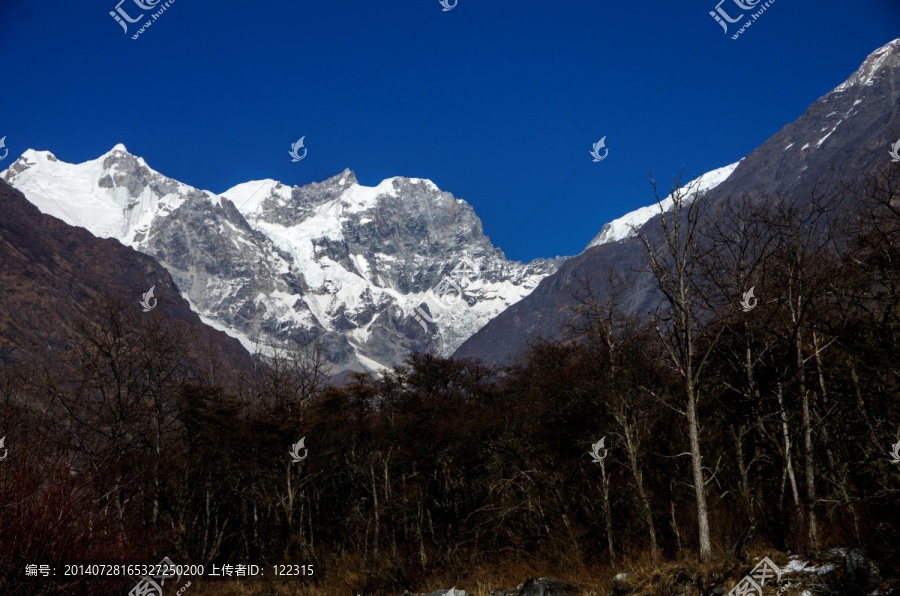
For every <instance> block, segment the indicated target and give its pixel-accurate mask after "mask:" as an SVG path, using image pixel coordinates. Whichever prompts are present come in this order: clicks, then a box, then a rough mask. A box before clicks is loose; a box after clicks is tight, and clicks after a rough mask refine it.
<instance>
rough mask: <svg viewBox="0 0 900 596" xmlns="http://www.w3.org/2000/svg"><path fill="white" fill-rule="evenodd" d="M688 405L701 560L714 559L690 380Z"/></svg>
mask: <svg viewBox="0 0 900 596" xmlns="http://www.w3.org/2000/svg"><path fill="white" fill-rule="evenodd" d="M687 390H688V396H687V399H688V403H687V410H686V412H685V414H686V415H687V419H688V432H689V436H690V441H691V470H692V472H693V476H694V495H695V497H696V498H695V501H696V503H697V531H698V538H699V540H700V560H701V561H709V560H710V559H711V558H712V543H711V541H710V538H709V509H708V508H707V505H706V484H705V483H704V481H703V460H702V458H701V457H700V425H699V423H698V421H697V397H696V395H695V392H694V386H693V383H691V381H690V379H688V383H687Z"/></svg>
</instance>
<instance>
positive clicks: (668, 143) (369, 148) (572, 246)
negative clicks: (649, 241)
mask: <svg viewBox="0 0 900 596" xmlns="http://www.w3.org/2000/svg"><path fill="white" fill-rule="evenodd" d="M144 1H146V0H144ZM151 1H152V0H151ZM163 1H164V0H163ZM716 1H717V0H701V1H692V2H660V1H653V2H610V1H603V0H571V1H563V2H550V1H543V2H537V1H535V0H523V1H518V2H513V1H505V2H478V1H475V0H458V5H457V7H456V8H455V9H453V10H451V11H448V12H444V11H442V10H441V5H440V4H439V2H438V0H415V1H412V0H408V1H406V0H404V1H395V2H362V1H360V0H355V1H350V0H328V1H312V0H254V1H252V2H239V1H237V0H225V1H218V2H216V1H211V0H175V2H174V3H172V5H171V6H170V7H169V8H168V9H167V10H166V12H165V13H163V14H162V16H161V17H160V18H159V19H158V20H157V21H156V22H155V23H154V24H153V25H152V26H151V27H150V28H149V29H147V31H146V32H145V33H144V34H143V35H142V36H141V37H140V38H138V39H137V40H132V39H131V38H130V34H131V33H133V32H135V31H136V30H137V26H136V25H131V26H130V27H131V29H130V31H129V35H126V34H124V33H123V31H122V28H121V27H120V26H119V25H118V24H117V23H116V22H115V21H114V20H113V19H112V17H110V16H109V11H110V10H113V9H114V8H115V7H116V4H117V2H118V0H83V1H78V2H73V1H71V0H42V1H41V2H34V0H2V2H0V56H2V57H3V60H2V64H3V69H2V75H0V76H2V78H3V83H4V84H3V86H2V89H3V91H2V93H0V136H3V135H6V136H7V139H6V145H7V147H9V150H10V154H9V157H7V159H5V160H4V161H3V162H0V169H2V168H4V167H6V166H8V165H9V163H11V161H12V160H13V159H14V158H15V157H16V156H18V155H19V154H21V152H22V151H24V150H25V149H27V148H36V149H46V150H50V151H52V152H53V153H54V154H56V155H57V156H58V157H59V158H60V159H63V160H65V161H72V162H78V161H83V160H86V159H92V158H95V157H97V156H99V155H101V154H102V153H105V152H106V151H108V150H109V149H110V148H111V147H112V146H113V145H114V144H116V143H118V142H122V143H124V144H125V145H126V146H127V147H128V149H129V151H131V152H132V153H134V154H137V155H140V156H142V157H144V158H145V159H146V160H147V162H148V163H149V164H150V166H151V167H153V168H154V169H156V170H158V171H160V172H162V173H163V174H166V175H168V176H171V177H173V178H176V179H178V180H181V181H183V182H185V183H188V184H191V185H193V186H197V187H199V188H203V189H208V190H212V191H215V192H222V191H224V190H225V189H227V188H229V187H231V186H232V185H234V184H237V183H239V182H244V181H246V180H250V179H261V178H268V177H272V178H276V179H278V180H281V181H283V182H285V183H288V184H305V183H307V182H311V181H318V180H322V179H324V178H325V177H327V176H331V175H334V174H337V173H339V172H340V171H341V170H342V169H343V168H345V167H349V168H351V169H352V170H354V171H355V172H356V175H357V177H358V178H359V180H360V182H361V183H363V184H369V185H374V184H376V183H378V182H379V181H380V180H382V179H383V178H386V177H390V176H397V175H400V176H414V177H421V178H430V179H431V180H433V181H434V182H435V183H436V184H437V185H438V186H440V188H441V189H443V190H446V191H449V192H452V193H453V194H454V195H456V196H457V197H459V198H461V199H465V200H466V201H468V202H469V203H471V204H472V205H473V206H474V207H475V210H476V212H477V213H478V214H479V215H480V217H481V219H482V221H483V222H484V229H485V232H486V233H487V234H488V235H489V236H490V238H491V240H492V241H493V242H494V244H496V245H498V246H500V248H502V249H503V250H504V251H505V252H506V254H507V256H509V257H511V258H515V259H520V260H529V259H532V258H535V257H541V256H555V255H563V254H577V253H578V252H580V251H581V250H582V249H583V248H584V246H585V244H587V242H588V241H590V239H591V238H592V237H593V236H594V235H595V234H596V233H597V232H598V231H599V229H600V227H601V226H602V225H603V224H604V223H605V222H607V221H609V220H611V219H614V218H616V217H618V216H620V215H622V214H624V213H625V212H627V211H630V210H632V209H635V208H637V207H640V206H643V205H646V204H649V203H650V202H651V199H650V197H649V194H648V193H649V189H648V184H647V175H648V171H649V172H652V173H653V175H654V176H655V177H656V178H657V179H659V180H663V181H665V180H668V179H670V178H671V176H673V175H674V174H677V172H678V171H679V170H680V169H681V168H682V166H683V167H684V169H685V173H686V175H687V176H690V177H693V176H695V175H698V174H701V173H703V172H706V171H708V170H711V169H714V168H717V167H720V166H723V165H726V164H728V163H731V162H734V161H737V160H738V159H740V158H741V157H743V156H744V155H746V154H747V153H749V152H750V151H752V150H753V149H754V148H755V147H757V146H758V145H759V144H761V143H762V142H763V141H764V140H765V139H766V138H768V137H769V136H771V135H772V134H773V133H775V132H776V131H778V130H779V129H780V128H781V127H782V126H784V125H785V124H787V123H789V122H791V121H793V120H794V119H796V118H797V117H798V116H800V115H801V114H802V113H803V112H804V110H805V109H806V107H807V106H808V105H809V104H810V103H812V102H813V101H814V100H816V99H817V98H819V97H820V96H822V95H824V94H825V93H827V92H828V91H830V90H831V89H832V88H834V87H835V86H837V85H838V84H839V83H841V82H842V81H843V80H844V79H845V78H847V76H849V75H850V74H851V73H852V72H853V71H854V70H855V69H856V68H857V67H858V65H859V64H860V63H861V62H862V60H863V59H864V58H865V57H866V56H867V55H868V54H869V53H870V52H871V51H873V50H875V49H876V48H877V47H879V46H881V45H883V44H884V43H887V42H888V41H890V40H892V39H894V38H896V37H900V3H898V2H897V1H896V0H860V1H857V2H854V3H849V2H846V1H841V2H838V1H837V0H816V1H800V0H790V1H788V0H776V1H775V2H774V3H773V4H772V5H771V6H770V7H769V9H768V10H767V11H766V12H765V13H764V14H763V15H762V16H761V17H760V19H759V20H757V21H756V22H755V23H754V24H753V26H751V27H750V28H749V29H748V30H747V31H746V32H745V33H744V34H743V35H742V36H741V37H740V38H739V39H737V40H732V39H730V36H728V35H725V34H724V33H723V32H722V29H721V27H720V26H719V25H718V24H716V22H715V21H714V20H713V19H712V18H711V17H710V16H709V11H710V10H712V9H714V8H715V5H716ZM162 3H163V2H160V5H162ZM722 6H723V8H725V9H726V10H727V12H729V14H732V15H734V16H737V13H739V12H740V10H739V9H737V8H735V7H734V4H733V0H725V3H723V4H722ZM122 7H123V8H124V9H125V10H126V12H127V13H129V14H130V15H132V16H137V15H138V14H139V13H140V12H142V11H141V10H140V9H138V8H137V7H136V6H135V5H134V0H125V2H124V3H123V4H122ZM157 9H158V7H157ZM145 20H146V18H145V19H144V20H142V21H141V22H144V21H145ZM732 27H734V26H732ZM303 135H305V136H306V141H305V145H306V147H307V148H308V150H309V153H308V156H307V158H306V159H305V160H303V161H301V162H298V163H291V162H290V158H289V156H288V154H287V151H288V150H289V149H290V144H291V143H292V142H294V141H296V140H297V139H298V138H299V137H301V136H303ZM604 135H605V136H606V137H607V140H606V145H607V147H609V149H610V153H609V157H608V158H607V159H606V160H604V161H602V162H600V163H593V162H592V161H591V158H590V156H589V155H588V151H589V150H590V149H591V144H592V143H593V142H595V141H597V140H598V139H599V138H600V137H602V136H604Z"/></svg>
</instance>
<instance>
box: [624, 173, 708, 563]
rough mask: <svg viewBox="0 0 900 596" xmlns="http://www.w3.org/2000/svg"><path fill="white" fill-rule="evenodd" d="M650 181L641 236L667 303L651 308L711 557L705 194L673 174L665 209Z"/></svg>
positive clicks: (703, 552) (704, 548) (703, 549)
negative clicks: (703, 433)
mask: <svg viewBox="0 0 900 596" xmlns="http://www.w3.org/2000/svg"><path fill="white" fill-rule="evenodd" d="M651 182H652V185H653V192H654V196H655V197H656V201H657V204H658V205H659V210H660V219H659V228H658V229H659V233H658V234H657V233H656V230H655V229H654V233H653V235H652V236H651V235H650V233H648V232H644V233H642V234H641V235H640V238H641V241H642V242H643V245H644V249H645V253H646V260H647V271H648V272H649V273H650V274H652V275H653V279H654V280H655V281H656V287H657V289H658V290H659V292H660V295H661V297H662V299H663V304H664V307H665V308H660V309H657V311H656V312H655V313H652V317H653V321H654V324H655V327H656V330H657V333H658V335H659V338H660V340H661V341H662V344H663V346H664V348H665V350H666V353H667V354H668V357H669V360H670V362H671V364H672V366H673V367H674V368H675V370H676V371H677V373H678V375H679V376H680V377H681V389H682V391H683V393H684V402H685V408H684V410H683V412H682V414H683V415H684V417H685V421H686V422H687V430H688V438H689V442H690V458H691V470H692V476H693V486H694V496H695V502H696V508H697V533H698V538H699V543H700V558H701V559H702V560H704V561H707V560H709V559H710V558H711V557H712V542H711V540H710V531H709V507H708V505H707V501H706V480H705V479H704V476H703V457H702V453H701V447H700V422H699V416H698V412H697V408H698V402H699V397H700V381H701V375H702V374H703V371H704V367H705V365H706V362H707V360H708V358H709V355H710V353H711V352H712V350H713V349H714V348H715V346H716V342H717V339H718V335H716V334H709V333H707V331H708V327H707V323H708V321H709V319H710V318H711V316H712V314H713V313H711V312H710V311H709V309H708V307H707V305H706V304H705V302H704V300H703V298H702V293H701V291H700V288H699V287H698V281H699V276H698V273H699V271H698V264H699V258H700V257H701V255H702V253H703V252H704V251H705V250H707V248H706V247H705V246H704V245H703V243H702V238H701V233H700V225H701V222H702V220H703V210H704V207H705V197H704V196H703V194H701V193H700V192H699V191H698V190H697V189H696V188H693V189H692V188H691V187H684V186H682V185H681V182H680V180H675V183H674V185H673V187H672V189H671V192H670V195H669V198H668V199H666V201H671V210H668V211H667V210H666V205H665V204H664V202H663V199H661V198H660V196H659V192H658V189H657V185H656V182H655V181H651ZM719 333H721V330H720V331H719Z"/></svg>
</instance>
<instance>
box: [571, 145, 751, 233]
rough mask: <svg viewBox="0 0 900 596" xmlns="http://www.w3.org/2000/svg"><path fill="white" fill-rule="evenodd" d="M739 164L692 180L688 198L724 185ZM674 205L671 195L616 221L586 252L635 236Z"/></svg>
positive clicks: (611, 223) (608, 226) (687, 185)
mask: <svg viewBox="0 0 900 596" xmlns="http://www.w3.org/2000/svg"><path fill="white" fill-rule="evenodd" d="M739 163H740V162H736V163H733V164H730V165H727V166H723V167H721V168H717V169H715V170H712V171H710V172H707V173H705V174H703V175H702V176H699V177H697V178H695V179H694V180H691V181H690V182H688V183H687V184H685V186H684V189H685V191H687V192H688V193H689V194H688V197H689V198H691V197H693V196H694V195H695V193H705V192H707V191H710V190H712V189H713V188H715V187H717V186H718V185H720V184H722V183H723V182H725V180H726V179H727V178H728V177H729V176H731V173H732V172H734V170H735V168H737V166H738V164H739ZM672 205H673V200H672V196H671V195H669V196H668V197H666V198H665V199H663V200H662V201H660V204H659V205H648V206H647V207H641V208H640V209H637V210H635V211H632V212H631V213H627V214H625V215H623V216H622V217H620V218H618V219H614V220H613V221H611V222H609V223H608V224H606V225H605V226H603V228H601V230H600V233H599V234H597V235H596V236H594V239H593V240H591V242H590V243H589V244H588V245H587V246H586V247H585V250H587V249H589V248H591V247H594V246H599V245H601V244H606V243H607V242H618V241H619V240H622V239H624V238H631V237H633V236H635V235H636V234H637V231H638V230H639V229H640V228H641V226H643V225H644V224H645V223H647V222H648V221H649V220H650V219H651V218H652V217H654V216H656V215H659V213H660V208H662V210H663V211H666V212H668V211H670V210H671V209H672Z"/></svg>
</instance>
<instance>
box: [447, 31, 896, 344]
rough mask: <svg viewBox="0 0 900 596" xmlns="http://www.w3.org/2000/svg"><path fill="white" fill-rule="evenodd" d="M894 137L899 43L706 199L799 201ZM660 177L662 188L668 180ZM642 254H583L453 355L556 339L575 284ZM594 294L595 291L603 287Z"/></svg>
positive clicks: (619, 249) (625, 267)
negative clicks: (744, 197)
mask: <svg viewBox="0 0 900 596" xmlns="http://www.w3.org/2000/svg"><path fill="white" fill-rule="evenodd" d="M898 137H900V39H898V40H895V41H892V42H891V43H889V44H887V45H885V46H883V47H881V48H879V49H878V50H876V51H875V52H873V53H872V54H871V55H870V56H869V57H868V58H867V59H866V60H865V62H863V64H862V66H861V67H860V68H859V69H858V70H857V71H856V72H855V73H854V74H853V75H852V76H851V77H850V78H849V79H848V80H847V81H846V82H845V83H843V84H841V85H840V86H838V87H837V88H836V89H835V90H834V91H832V92H830V93H828V94H827V95H825V96H824V97H822V98H820V99H819V100H818V101H816V102H815V103H813V104H812V105H811V106H810V107H809V108H808V109H807V111H806V113H804V114H803V115H802V116H801V117H800V118H798V119H797V120H796V121H794V122H792V123H791V124H788V125H787V126H785V127H784V128H782V129H781V130H780V131H778V132H777V133H776V134H774V135H773V136H772V137H771V138H770V139H769V140H767V141H766V142H765V143H763V144H762V145H761V146H760V147H759V148H757V149H756V150H755V151H753V152H752V153H751V154H750V155H748V156H747V157H746V158H744V160H743V161H741V163H740V165H738V167H737V169H736V170H735V171H734V172H733V173H732V174H731V175H730V176H729V177H728V179H726V180H725V181H724V182H723V183H721V184H720V185H719V186H717V187H715V188H713V189H712V190H710V191H709V193H708V195H707V198H708V199H709V201H710V202H711V203H716V202H723V201H729V200H731V199H733V198H736V197H739V196H741V195H743V194H762V193H766V194H771V195H779V194H780V195H783V196H790V197H794V198H797V199H802V198H803V197H808V196H810V194H811V193H812V192H813V191H814V189H816V188H817V187H819V188H821V187H822V186H823V185H825V186H827V185H829V184H832V183H833V182H834V181H835V180H838V179H839V180H843V181H845V182H852V181H853V180H854V179H856V178H857V177H858V176H859V175H860V173H861V172H862V171H865V170H867V169H871V168H874V167H877V166H878V165H879V164H885V163H886V162H888V161H889V160H890V159H891V158H890V156H889V154H888V151H889V149H890V146H891V144H892V143H893V142H894V141H895V140H896V139H897V138H898ZM660 178H661V179H662V180H663V182H664V181H665V179H666V178H667V176H660ZM685 182H687V181H685ZM660 187H661V189H662V188H664V187H667V185H665V184H661V185H660ZM658 225H659V217H658V216H657V217H655V218H653V219H651V220H650V221H648V222H647V223H646V224H645V226H644V228H642V230H643V231H646V232H647V233H648V234H651V235H652V234H654V233H655V230H656V229H658ZM643 251H644V249H643V247H642V246H641V243H640V241H639V240H638V239H637V238H627V239H625V240H621V241H619V242H613V243H608V244H602V245H599V246H594V247H591V248H589V249H587V250H586V251H584V252H583V253H582V254H581V255H579V256H577V257H575V258H573V259H570V260H569V261H568V262H566V263H565V264H564V265H563V266H562V267H560V269H559V270H558V271H557V272H556V273H555V274H553V275H551V276H549V277H547V278H545V279H544V280H543V281H541V283H540V285H539V286H538V287H537V288H536V289H535V290H534V291H533V292H532V293H531V294H530V295H529V296H528V297H526V298H525V299H523V300H521V301H520V302H518V303H516V304H514V305H512V306H510V307H509V308H508V309H506V310H505V311H504V312H502V313H500V315H498V316H497V317H495V318H494V319H493V320H491V321H490V323H488V324H487V325H486V326H484V327H483V328H482V329H481V330H479V331H478V333H476V334H475V335H473V336H472V337H471V338H469V339H468V341H466V342H465V343H464V344H463V345H462V346H460V348H459V349H458V350H457V351H456V354H455V355H456V356H458V357H478V358H482V359H484V360H485V361H487V362H506V361H508V360H509V359H510V358H511V357H512V356H514V355H515V354H517V353H518V352H519V351H521V349H522V348H523V347H524V346H526V345H527V344H528V343H529V342H531V341H534V340H536V339H538V338H548V339H549V338H558V337H560V334H561V332H562V330H563V327H564V325H565V323H566V322H568V321H569V320H571V318H572V312H571V307H572V306H574V305H575V301H574V299H573V298H572V296H571V294H572V293H573V292H576V291H577V290H578V289H579V286H578V283H579V282H578V280H579V279H587V278H590V279H591V280H592V283H599V282H601V280H602V279H604V278H605V277H606V271H607V269H608V268H609V267H614V268H616V269H618V270H620V271H623V272H626V273H630V272H632V271H635V270H637V269H640V268H641V267H642V265H643V257H644V252H643ZM629 285H630V287H629V288H628V289H627V290H626V293H625V296H624V299H625V300H626V301H627V303H628V305H629V306H630V307H631V308H632V309H634V310H635V311H637V312H642V311H645V310H646V309H648V308H651V307H652V306H653V304H654V302H653V301H654V297H653V292H652V285H651V283H650V280H649V279H647V277H646V276H642V275H638V276H637V279H635V280H634V282H633V283H630V284H629ZM598 290H599V291H601V292H602V287H598Z"/></svg>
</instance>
